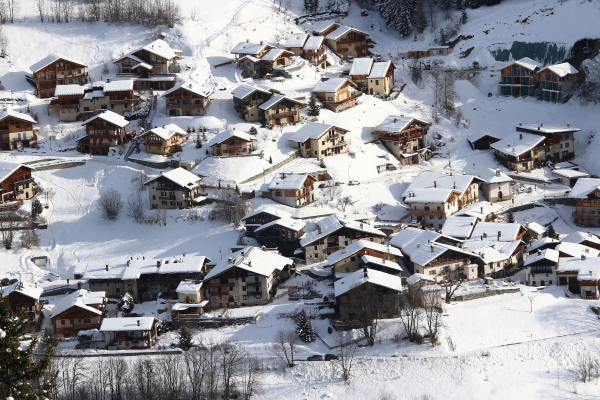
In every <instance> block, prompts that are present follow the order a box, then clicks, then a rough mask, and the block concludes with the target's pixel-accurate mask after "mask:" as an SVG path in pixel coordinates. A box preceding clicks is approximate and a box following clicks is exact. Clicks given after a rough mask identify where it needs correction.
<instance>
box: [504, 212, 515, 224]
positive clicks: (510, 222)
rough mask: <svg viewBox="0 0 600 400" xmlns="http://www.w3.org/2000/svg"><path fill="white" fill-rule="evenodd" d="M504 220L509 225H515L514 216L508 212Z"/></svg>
mask: <svg viewBox="0 0 600 400" xmlns="http://www.w3.org/2000/svg"><path fill="white" fill-rule="evenodd" d="M506 219H507V220H508V223H509V224H514V223H515V215H514V214H513V212H512V211H509V212H508V214H507V215H506Z"/></svg>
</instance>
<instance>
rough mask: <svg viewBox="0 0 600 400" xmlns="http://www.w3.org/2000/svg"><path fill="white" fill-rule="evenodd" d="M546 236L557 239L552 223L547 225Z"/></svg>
mask: <svg viewBox="0 0 600 400" xmlns="http://www.w3.org/2000/svg"><path fill="white" fill-rule="evenodd" d="M548 237H549V238H550V239H558V233H556V231H555V230H554V227H553V226H552V224H550V226H549V227H548Z"/></svg>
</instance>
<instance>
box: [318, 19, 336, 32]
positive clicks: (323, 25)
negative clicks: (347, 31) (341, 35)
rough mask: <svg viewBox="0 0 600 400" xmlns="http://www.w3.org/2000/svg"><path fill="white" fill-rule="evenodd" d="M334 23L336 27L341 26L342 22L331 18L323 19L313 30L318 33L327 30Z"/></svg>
mask: <svg viewBox="0 0 600 400" xmlns="http://www.w3.org/2000/svg"><path fill="white" fill-rule="evenodd" d="M334 25H335V26H336V27H337V26H340V24H338V23H337V22H335V21H331V20H329V21H322V22H319V23H318V24H317V25H315V27H314V29H313V31H314V32H316V33H321V32H323V31H326V30H327V29H329V28H331V27H332V26H334Z"/></svg>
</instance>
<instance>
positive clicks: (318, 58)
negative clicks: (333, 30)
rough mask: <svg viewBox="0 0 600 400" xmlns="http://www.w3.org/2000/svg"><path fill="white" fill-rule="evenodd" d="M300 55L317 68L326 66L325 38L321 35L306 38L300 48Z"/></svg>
mask: <svg viewBox="0 0 600 400" xmlns="http://www.w3.org/2000/svg"><path fill="white" fill-rule="evenodd" d="M302 57H303V58H305V59H306V60H308V62H309V63H310V64H311V65H316V66H317V67H319V68H325V67H326V66H327V54H326V53H325V38H324V37H323V36H311V37H309V38H308V39H307V40H306V43H305V44H304V47H303V49H302Z"/></svg>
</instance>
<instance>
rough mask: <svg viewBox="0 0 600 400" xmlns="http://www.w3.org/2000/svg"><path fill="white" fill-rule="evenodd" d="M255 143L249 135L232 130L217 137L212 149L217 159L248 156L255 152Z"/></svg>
mask: <svg viewBox="0 0 600 400" xmlns="http://www.w3.org/2000/svg"><path fill="white" fill-rule="evenodd" d="M255 141H256V139H254V138H253V137H252V136H250V135H248V134H247V133H245V132H242V131H239V130H236V129H235V128H232V129H227V130H226V131H223V132H221V133H219V134H218V135H217V136H215V138H214V139H213V140H212V141H211V145H210V147H212V149H213V156H215V157H231V156H247V155H250V154H251V153H252V152H253V151H254V142H255Z"/></svg>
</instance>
